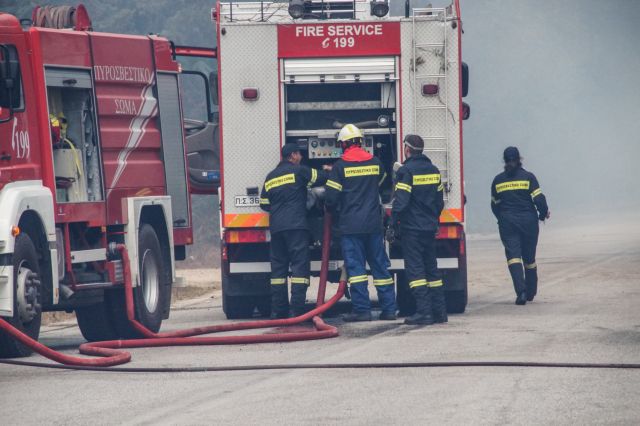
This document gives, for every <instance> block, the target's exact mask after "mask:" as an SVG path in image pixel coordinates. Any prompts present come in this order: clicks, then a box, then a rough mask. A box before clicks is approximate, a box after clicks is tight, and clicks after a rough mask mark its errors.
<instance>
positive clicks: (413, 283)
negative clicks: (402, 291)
mask: <svg viewBox="0 0 640 426" xmlns="http://www.w3.org/2000/svg"><path fill="white" fill-rule="evenodd" d="M424 285H427V280H425V279H421V280H413V281H410V282H409V288H415V287H422V286H424Z"/></svg>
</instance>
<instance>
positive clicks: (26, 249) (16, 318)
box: [0, 233, 42, 358]
mask: <svg viewBox="0 0 640 426" xmlns="http://www.w3.org/2000/svg"><path fill="white" fill-rule="evenodd" d="M13 283H14V289H15V297H14V305H13V317H11V318H3V319H4V320H5V321H7V322H9V323H10V324H11V325H13V326H14V327H16V328H17V329H18V330H20V331H22V332H23V333H24V334H26V335H28V336H29V337H31V338H32V339H34V340H38V336H39V335H40V321H41V319H42V305H41V300H40V298H41V297H42V284H41V282H40V265H39V264H38V255H37V253H36V248H35V246H34V245H33V242H32V241H31V238H29V236H28V235H27V234H24V233H22V234H20V235H18V237H17V238H16V244H15V248H14V251H13ZM31 352H32V351H31V349H29V348H27V347H26V346H24V345H22V344H21V343H19V342H17V341H16V340H14V339H13V338H11V337H10V336H8V335H6V334H4V333H2V332H0V357H1V358H15V357H24V356H28V355H30V354H31Z"/></svg>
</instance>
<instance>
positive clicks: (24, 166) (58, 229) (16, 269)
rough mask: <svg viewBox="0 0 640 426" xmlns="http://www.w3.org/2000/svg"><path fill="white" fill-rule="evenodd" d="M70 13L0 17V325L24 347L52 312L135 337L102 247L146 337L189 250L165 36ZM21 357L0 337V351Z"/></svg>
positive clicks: (177, 100) (174, 86) (173, 65)
mask: <svg viewBox="0 0 640 426" xmlns="http://www.w3.org/2000/svg"><path fill="white" fill-rule="evenodd" d="M66 11H67V12H68V11H69V9H67V10H66ZM40 12H41V13H55V10H43V11H40ZM72 12H73V13H72V14H70V15H69V17H70V19H69V24H70V28H48V25H46V24H45V25H44V26H41V27H38V26H35V21H36V20H35V19H34V25H25V28H23V27H22V25H21V22H20V21H19V20H18V19H17V18H16V17H14V16H11V15H9V14H4V13H0V316H2V317H3V318H4V319H5V320H8V321H9V322H10V323H11V324H12V325H14V326H15V327H17V328H18V329H20V330H22V331H23V332H24V333H26V334H28V335H29V336H31V337H32V338H36V339H37V337H38V333H39V329H40V321H41V313H42V312H43V311H60V310H64V311H68V312H71V311H75V312H76V315H77V318H78V323H79V325H80V329H81V331H82V334H83V335H84V336H85V337H86V338H87V339H88V340H110V339H117V338H121V337H135V336H136V333H135V331H134V330H133V329H132V328H131V325H130V323H129V321H128V320H127V317H126V313H125V303H124V292H123V286H122V285H123V281H124V277H123V258H122V257H121V255H120V253H119V250H116V245H120V246H122V245H124V246H126V250H127V252H128V255H129V257H130V264H129V265H128V267H129V269H130V271H131V276H132V285H133V286H134V299H135V300H134V303H135V310H136V312H135V315H136V318H137V319H138V321H140V322H142V323H143V324H144V325H145V326H146V327H147V328H149V329H151V330H153V331H157V330H158V329H159V328H160V324H161V322H162V320H163V319H165V318H167V317H168V315H169V306H170V298H171V285H172V283H173V281H174V269H175V268H174V264H175V262H174V260H175V259H178V260H179V259H182V258H184V255H185V246H186V245H188V244H191V242H192V228H191V211H190V198H189V191H188V190H189V183H188V177H187V165H186V156H185V149H184V139H185V136H184V128H183V120H182V105H181V94H180V89H179V88H180V86H179V80H178V73H179V65H178V63H177V62H176V61H175V60H174V57H173V55H172V48H171V45H170V42H169V41H168V40H166V39H163V38H161V37H156V36H145V37H140V36H128V35H126V36H125V35H117V34H106V33H97V32H92V31H90V30H91V21H90V20H89V17H88V14H87V13H86V10H84V8H83V7H82V6H79V7H78V8H74V9H73V11H72ZM34 16H35V14H34ZM27 353H28V350H27V349H26V347H24V346H22V345H21V344H19V343H18V342H16V341H14V340H12V339H10V338H9V337H8V336H6V335H3V334H0V356H20V355H25V354H27Z"/></svg>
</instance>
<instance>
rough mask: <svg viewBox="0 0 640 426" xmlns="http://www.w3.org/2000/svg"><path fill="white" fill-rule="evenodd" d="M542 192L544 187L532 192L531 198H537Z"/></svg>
mask: <svg viewBox="0 0 640 426" xmlns="http://www.w3.org/2000/svg"><path fill="white" fill-rule="evenodd" d="M540 194H542V189H540V188H538V189H536V190H535V191H533V192H532V193H531V198H536V197H537V196H538V195H540Z"/></svg>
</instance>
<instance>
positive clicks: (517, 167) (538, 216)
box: [491, 146, 550, 305]
mask: <svg viewBox="0 0 640 426" xmlns="http://www.w3.org/2000/svg"><path fill="white" fill-rule="evenodd" d="M491 210H492V211H493V214H494V215H495V216H496V219H498V229H499V231H500V239H501V240H502V243H503V244H504V248H505V252H506V256H507V265H508V267H509V273H510V274H511V279H512V280H513V287H514V289H515V291H516V305H524V304H526V303H527V301H529V302H530V301H532V300H533V298H534V297H535V295H536V293H537V290H538V270H537V266H536V246H537V244H538V220H541V221H544V220H546V219H548V218H549V217H550V213H549V207H548V206H547V200H546V198H545V196H544V195H543V194H542V191H541V190H540V185H539V184H538V180H537V179H536V177H535V176H534V175H533V173H530V172H528V171H526V170H525V169H523V168H522V162H521V158H520V152H519V151H518V148H515V147H512V146H511V147H508V148H507V149H505V150H504V172H502V173H500V174H499V175H498V176H496V177H495V179H493V183H492V184H491Z"/></svg>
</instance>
